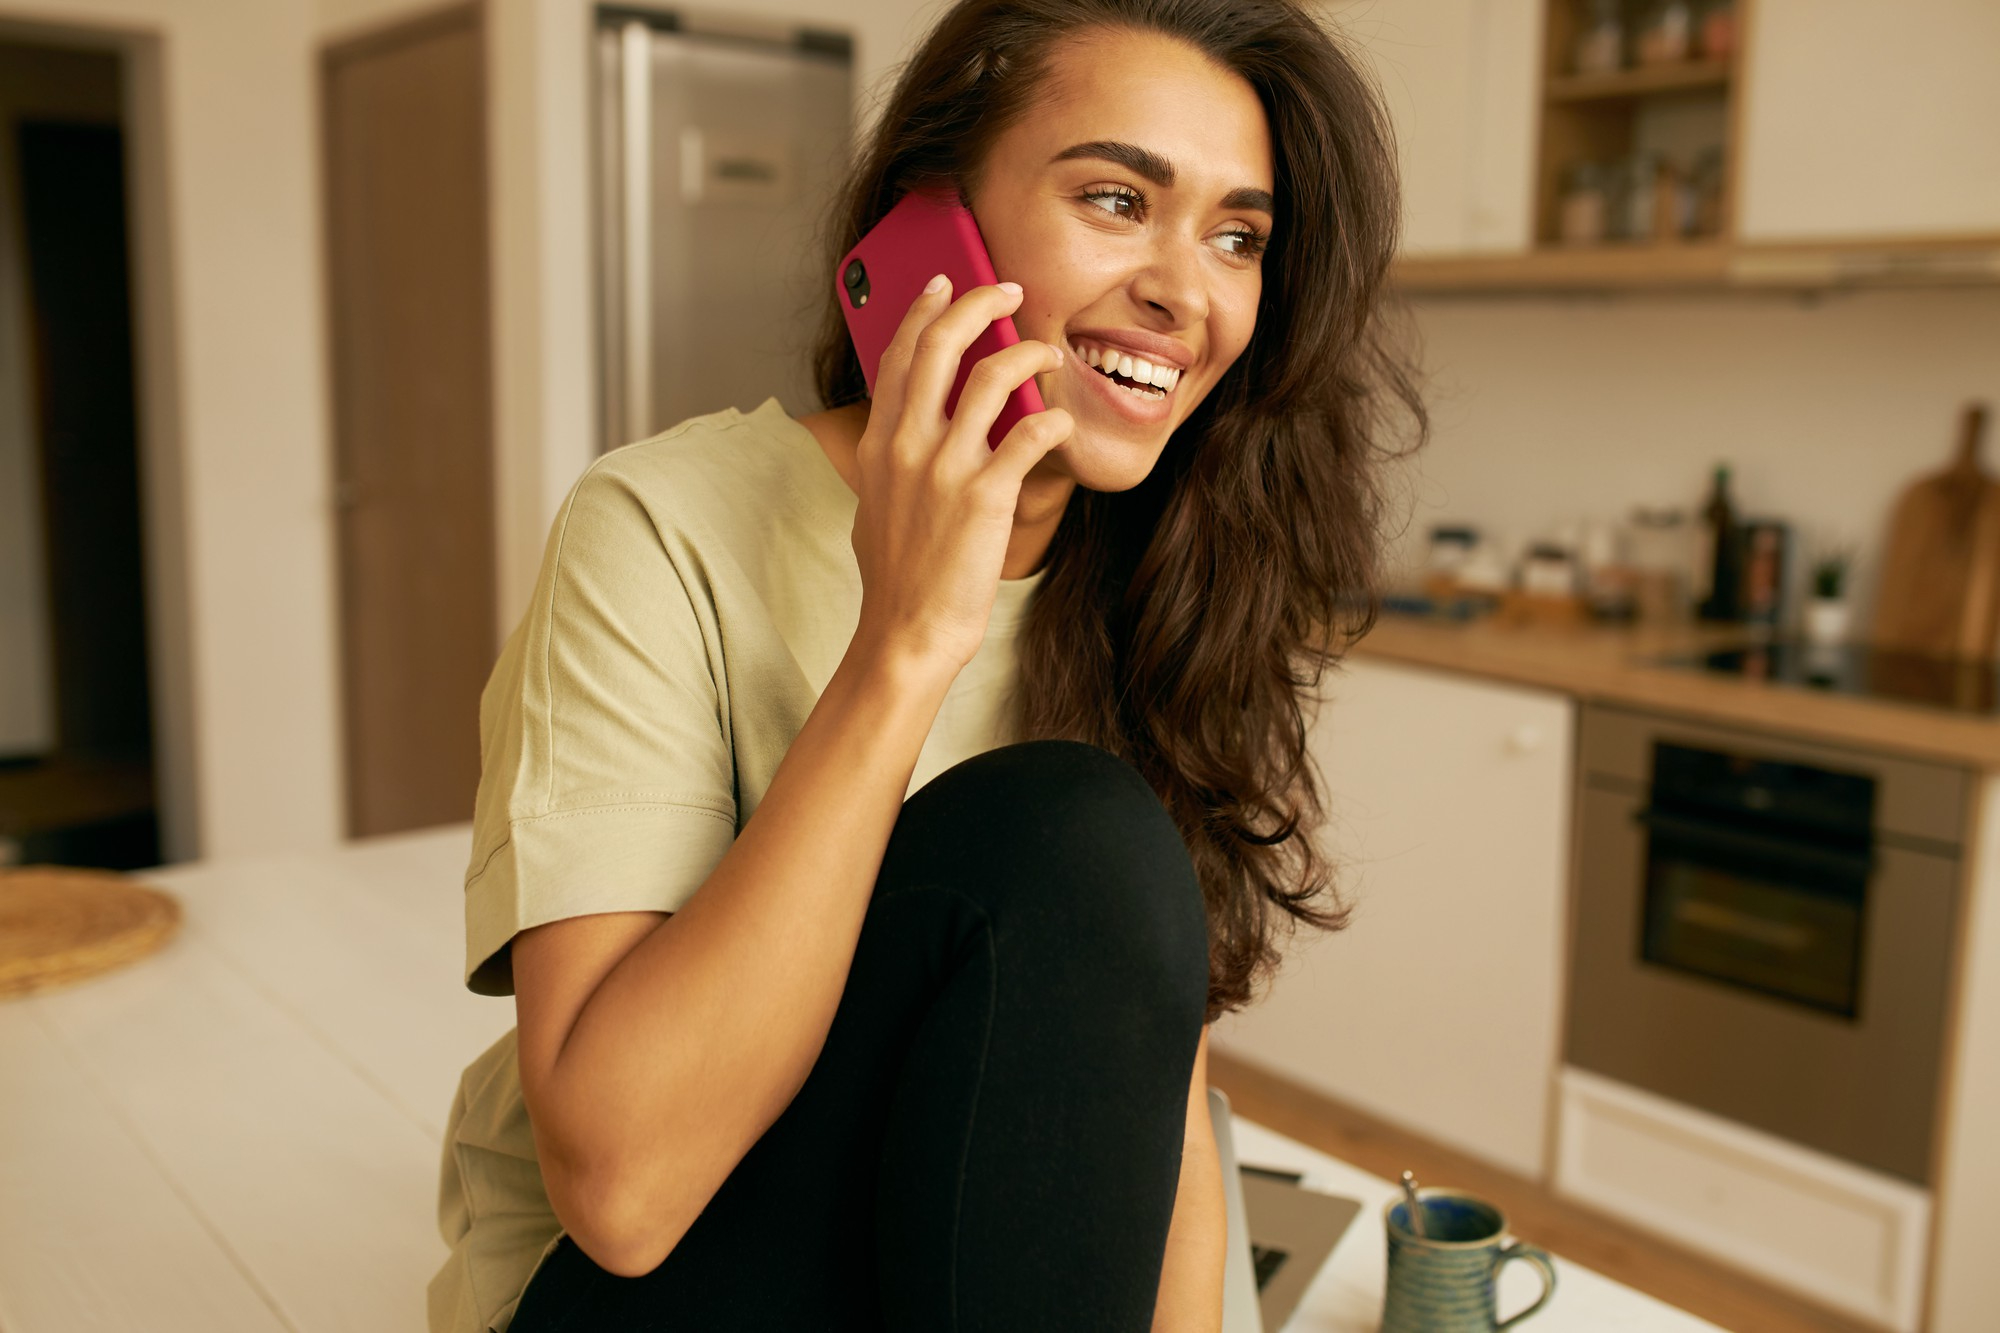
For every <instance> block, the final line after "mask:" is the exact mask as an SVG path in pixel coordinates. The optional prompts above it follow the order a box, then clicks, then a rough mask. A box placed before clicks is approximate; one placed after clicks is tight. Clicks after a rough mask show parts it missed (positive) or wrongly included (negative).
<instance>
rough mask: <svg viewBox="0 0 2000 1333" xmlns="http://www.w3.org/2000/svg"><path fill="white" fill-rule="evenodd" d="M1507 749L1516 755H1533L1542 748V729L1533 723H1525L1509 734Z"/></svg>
mask: <svg viewBox="0 0 2000 1333" xmlns="http://www.w3.org/2000/svg"><path fill="white" fill-rule="evenodd" d="M1507 748H1508V750H1510V751H1512V752H1513V753H1514V754H1533V753H1534V752H1535V751H1537V750H1539V749H1541V748H1542V729H1541V728H1540V727H1538V726H1536V725H1535V724H1534V723H1532V722H1523V723H1522V724H1521V725H1520V726H1518V727H1516V728H1514V730H1513V731H1511V732H1509V733H1508V735H1507Z"/></svg>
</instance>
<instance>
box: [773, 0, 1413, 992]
mask: <svg viewBox="0 0 2000 1333" xmlns="http://www.w3.org/2000/svg"><path fill="white" fill-rule="evenodd" d="M927 185H930V186H934V185H947V186H954V187H956V188H957V189H959V190H960V192H961V193H962V195H963V196H964V197H965V199H966V201H967V203H968V206H969V207H970V208H971V209H972V212H973V215H974V216H975V217H976V218H977V220H978V222H979V226H980V231H981V233H982V234H983V235H984V237H985V239H986V244H987V248H988V251H989V252H990V253H991V255H992V257H993V264H994V269H995V271H996V272H997V273H998V274H999V275H1000V276H1001V277H1003V278H1008V279H1012V280H1014V281H1017V282H1019V283H1020V284H1021V286H1022V288H1023V289H1024V293H1025V295H1024V296H1023V298H1022V303H1021V308H1020V309H1019V310H1018V311H1016V312H1015V314H1014V322H1015V325H1016V327H1017V328H1018V329H1019V331H1020V333H1021V335H1022V337H1024V338H1034V339H1040V340H1043V341H1046V342H1048V343H1050V344H1052V345H1054V346H1058V347H1062V348H1064V349H1066V350H1067V351H1069V352H1072V353H1075V355H1074V356H1070V357H1066V358H1065V360H1064V364H1063V365H1061V366H1060V367H1057V368H1056V369H1054V370H1051V371H1047V372H1044V373H1042V374H1039V375H1038V376H1037V377H1036V382H1037V385H1038V387H1039V388H1040V389H1041V391H1042V397H1043V400H1044V401H1045V402H1047V403H1048V404H1049V405H1050V406H1051V407H1060V408H1063V409H1065V410H1066V411H1067V412H1069V413H1070V414H1071V415H1072V416H1073V417H1074V419H1075V423H1076V429H1075V431H1074V433H1073V434H1072V435H1071V437H1070V438H1069V440H1068V441H1067V442H1066V443H1065V444H1064V445H1063V446H1062V447H1061V448H1060V449H1057V450H1055V451H1052V452H1051V453H1050V454H1049V455H1048V456H1047V457H1046V458H1045V459H1044V460H1042V462H1041V463H1040V464H1039V465H1038V466H1037V467H1036V468H1035V469H1034V470H1033V471H1031V472H1030V473H1029V475H1028V477H1027V479H1026V480H1025V482H1024V483H1023V486H1022V489H1021V496H1020V507H1019V511H1018V513H1017V515H1016V519H1015V522H1016V527H1017V530H1025V531H1028V532H1032V533H1034V534H1035V540H1034V541H1032V542H1020V543H1017V544H1016V545H1015V546H1013V547H1010V552H1009V557H1010V558H1009V567H1008V572H1009V573H1010V574H1018V573H1026V572H1028V571H1029V570H1033V569H1043V570H1044V571H1045V578H1044V581H1043V585H1042V587H1041V588H1040V590H1039V592H1038V593H1037V595H1036V598H1035V601H1034V605H1033V607H1032V609H1031V611H1030V613H1029V615H1028V618H1027V622H1026V624H1025V625H1024V627H1023V629H1022V633H1021V647H1020V652H1021V686H1020V688H1021V693H1022V698H1023V703H1024V726H1025V730H1026V734H1028V735H1032V736H1061V737H1069V738H1073V739H1078V740H1084V741H1088V742H1090V743H1092V744H1094V745H1098V746H1102V747H1103V748H1105V749H1108V750H1111V751H1112V752H1113V753H1116V754H1119V755H1122V756H1123V757H1125V758H1126V759H1127V760H1128V761H1129V762H1131V763H1132V764H1133V765H1134V766H1135V767H1137V768H1138V769H1139V771H1140V772H1141V773H1142V774H1144V775H1145V776H1146V778H1147V780H1148V781H1149V783H1151V785H1152V786H1153V788H1154V789H1155V790H1156V791H1157V792H1159V794H1160V796H1161V798H1162V800H1163V801H1165V803H1166V805H1167V807H1168V809H1169V810H1170V811H1171V812H1172V813H1173V815H1174V818H1175V822H1176V823H1177V824H1178V825H1179V827H1180V829H1181V831H1182V834H1183V836H1184V837H1185V838H1186V840H1187V843H1188V846H1189V850H1190V852H1191V854H1192V855H1193V857H1194V862H1195V866H1196V869H1197V871H1198V872H1199V874H1200V878H1201V882H1202V887H1203V893H1204V896H1205V897H1206V899H1207V902H1208V910H1209V922H1210V936H1211V953H1212V974H1211V979H1210V1004H1209V1014H1210V1017H1214V1016H1216V1015H1217V1014H1220V1013H1222V1012H1224V1011H1226V1010H1229V1009H1232V1008H1237V1007H1240V1006H1242V1005H1243V1004H1246V1003H1248V1002H1249V1000H1250V998H1251V995H1252V993H1253V988H1254V986H1255V984H1256V982H1257V980H1258V979H1259V978H1260V977H1261V976H1263V975H1265V974H1267V973H1268V971H1269V970H1270V969H1271V968H1272V967H1274V966H1275V965H1276V963H1277V960H1278V951H1277V947H1276V942H1275V936H1276V934H1277V928H1278V927H1279V926H1280V925H1281V923H1282V922H1284V921H1285V920H1286V919H1287V918H1289V919H1290V920H1291V921H1293V922H1296V923H1302V924H1308V925H1311V926H1316V927H1322V928H1327V927H1337V926H1338V925H1339V924H1340V923H1341V922H1342V921H1343V919H1344V917H1343V915H1342V913H1341V911H1340V909H1339V908H1338V906H1337V904H1336V903H1335V902H1333V901H1331V900H1330V899H1331V894H1330V892H1329V889H1330V886H1329V884H1328V881H1327V877H1326V873H1325V871H1324V868H1323V867H1322V866H1321V864H1320V863H1319V860H1318V857H1317V856H1316V853H1315V849H1314V847H1313V845H1312V843H1311V841H1310V840H1309V839H1308V838H1307V837H1305V836H1299V835H1300V834H1302V833H1303V832H1305V831H1307V830H1310V829H1311V828H1312V826H1313V825H1314V824H1316V823H1317V822H1318V820H1319V817H1320V810H1319V806H1318V796H1317V789H1316V786H1315V783H1314V780H1313V776H1312V774H1311V772H1310V771H1309V769H1308V768H1307V765H1306V756H1305V740H1304V727H1303V725H1302V716H1301V709H1300V699H1301V690H1304V689H1310V688H1311V687H1312V686H1314V685H1316V684H1317V682H1318V680H1319V677H1320V674H1321V672H1322V670H1323V668H1324V666H1325V665H1327V664H1328V663H1330V662H1332V661H1334V660H1336V659H1337V658H1338V657H1339V656H1340V655H1341V653H1342V652H1343V651H1344V650H1345V648H1346V646H1347V645H1348V644H1350V643H1352V642H1353V641H1354V640H1355V639H1357V638H1359V637H1360V636H1361V635H1362V634H1364V633H1366V632H1367V630H1368V628H1369V627H1370V626H1371V625H1372V623H1373V620H1374V616H1375V614H1376V608H1377V586H1378V584H1377V580H1378V578H1379V565H1378V558H1379V552H1380V546H1381V529H1382V525H1383V523H1384V521H1385V518H1386V514H1385V505H1384V499H1383V490H1382V487H1383V483H1384V481H1385V480H1386V478H1387V473H1386V468H1387V465H1388V464H1389V463H1390V461H1391V459H1392V458H1393V456H1394V455H1395V454H1396V453H1397V452H1398V450H1397V438H1398V436H1399V435H1400V437H1401V438H1402V439H1403V440H1406V441H1407V442H1408V447H1409V448H1411V449H1414V448H1416V447H1418V446H1419V445H1420V444H1421V442H1422V440H1423V438H1424V435H1425V433H1426V430H1427V421H1426V416H1425V412H1424V408H1423V404H1422V400H1421V397H1420V396H1419V393H1418V391H1417V388H1416V385H1415V383H1414V380H1413V377H1412V373H1411V371H1410V369H1409V366H1410V364H1411V358H1410V355H1409V353H1408V351H1407V349H1405V348H1403V347H1401V346H1399V344H1398V341H1397V338H1396V336H1395V331H1394V330H1392V329H1391V328H1390V327H1388V325H1387V322H1386V315H1387V312H1386V310H1385V308H1384V307H1385V290H1384V286H1385V279H1386V275H1387V272H1388V267H1389V262H1390V259H1391V257H1392V256H1393V255H1394V253H1395V248H1396V240H1397V234H1398V216H1399V209H1400V207H1401V205H1400V195H1399V192H1398V187H1397V180H1396V173H1395V155H1394V150H1393V146H1392V143H1391V140H1390V131H1389V127H1388V121H1387V119H1386V117H1385V116H1384V114H1383V112H1382V110H1381V108H1380V105H1379V102H1378V100H1377V97H1376V95H1375V93H1374V91H1373V89H1372V88H1371V87H1370V86H1369V85H1368V83H1367V82H1366V80H1365V78H1364V76H1363V75H1362V73H1361V72H1360V66H1359V65H1358V64H1357V63H1356V62H1355V61H1353V60H1352V59H1350V58H1349V57H1348V56H1347V55H1346V54H1345V53H1344V52H1343V51H1342V50H1341V48H1340V46H1339V45H1338V43H1337V42H1336V41H1335V40H1334V39H1333V38H1332V37H1331V36H1330V35H1329V34H1327V33H1326V32H1325V31H1323V30H1322V29H1321V28H1320V27H1319V26H1317V24H1316V23H1315V22H1314V21H1313V19H1312V18H1311V17H1310V16H1309V15H1307V14H1306V13H1305V12H1304V11H1303V10H1302V9H1300V8H1299V7H1297V6H1295V5H1292V4H1287V3H1269V2H1259V3H1249V4H1220V3H1206V2H1204V0H986V2H984V3H981V2H979V0H974V2H973V3H967V4H961V5H959V6H957V7H955V8H954V9H952V10H951V11H950V12H948V13H947V14H946V15H945V16H944V17H943V18H942V20H941V21H940V22H939V25H938V27H937V29H936V31H934V32H933V33H932V35H931V37H930V39H929V41H928V42H927V43H926V44H925V46H924V48H923V50H922V51H921V52H920V53H919V54H918V55H917V56H916V58H915V59H914V60H913V61H912V62H911V64H910V66H909V68H908V70H907V71H906V73H905V74H904V76H903V78H902V80H901V82H900V83H899V84H898V86H897V89H896V93H895V95H894V96H893V97H892V98H891V100H890V101H889V103H888V105H887V106H886V107H885V108H884V110H883V113H882V117H881V120H880V122H879V129H878V131H877V133H876V137H875V139H874V142H873V143H872V145H871V146H870V151H869V152H868V154H867V156H866V157H865V158H864V160H863V161H862V162H861V163H860V165H859V167H858V168H857V170H856V172H855V174H854V176H853V177H852V178H851V179H850V181H849V184H848V188H847V191H846V193H845V195H844V196H843V198H842V199H841V200H840V201H839V202H838V204H837V206H836V210H835V215H834V222H833V225H832V226H831V227H830V228H829V235H828V237H827V244H828V245H829V247H830V248H831V249H832V251H833V252H834V253H836V254H838V253H841V252H842V247H843V246H846V245H851V244H852V242H853V239H854V238H855V237H858V236H859V235H861V234H863V233H865V232H866V231H867V229H868V228H869V227H871V226H873V225H874V223H875V221H876V220H877V219H878V218H879V217H880V216H881V215H882V214H883V213H884V212H885V211H887V209H888V208H889V206H890V205H891V204H893V203H894V202H895V200H896V199H897V198H899V197H900V196H901V195H902V193H903V192H904V191H906V190H909V189H912V188H918V187H921V186H927ZM842 327H843V326H842V321H841V317H840V313H839V310H838V308H837V307H832V306H830V307H829V308H828V310H827V312H826V314H825V316H824V318H823V321H822V325H821V336H820V340H819V345H818V352H817V366H818V378H819V388H820V393H821V394H822V396H823V397H824V398H825V400H826V401H827V403H828V404H829V405H839V404H845V403H858V402H860V401H861V400H862V396H863V395H862V378H861V370H860V365H859V363H858V362H857V361H856V360H855V357H854V352H853V349H852V347H851V346H850V345H849V344H848V342H847V340H846V338H845V336H844V334H843V332H842ZM1113 358H1116V360H1115V362H1114V360H1113ZM1128 359H1129V361H1130V363H1131V370H1130V371H1128V370H1127V369H1126V362H1127V360H1128ZM1142 364H1143V365H1145V366H1146V367H1147V368H1149V369H1150V370H1151V371H1152V375H1150V376H1148V377H1147V379H1148V381H1149V382H1150V383H1151V384H1152V385H1153V387H1154V390H1156V391H1155V392H1149V391H1148V390H1147V389H1145V388H1143V387H1141V385H1140V383H1139V379H1138V377H1137V376H1136V373H1135V372H1137V371H1138V369H1139V368H1140V366H1141V365H1142ZM1163 368H1164V370H1165V371H1166V372H1167V375H1168V376H1169V378H1170V379H1171V380H1172V381H1173V383H1171V384H1169V385H1161V383H1160V381H1159V379H1158V375H1159V372H1160V371H1161V370H1162V369H1163ZM1107 372H1108V373H1107ZM1161 389H1164V392H1158V391H1157V390H1161ZM851 410H852V411H859V409H851ZM831 415H833V416H834V417H836V418H838V416H839V414H838V413H834V414H831ZM861 419H864V417H862V416H851V417H849V418H848V420H849V421H850V422H852V421H856V420H861ZM808 424H809V425H811V424H814V423H812V422H811V421H809V422H808ZM1399 424H1400V425H1402V426H1403V427H1404V429H1403V430H1401V431H1400V432H1399V431H1398V430H1397V427H1398V425H1399ZM818 433H819V434H820V435H821V436H822V438H823V440H826V439H828V438H829V437H832V439H831V444H830V445H829V452H837V450H838V447H839V444H840V442H841V441H840V439H839V434H840V433H839V432H836V431H832V430H827V429H821V430H819V431H818ZM1073 492H1074V493H1073ZM1023 548H1025V549H1026V550H1031V551H1032V552H1033V553H1034V556H1035V559H1034V561H1033V562H1029V561H1027V560H1026V559H1024V558H1023Z"/></svg>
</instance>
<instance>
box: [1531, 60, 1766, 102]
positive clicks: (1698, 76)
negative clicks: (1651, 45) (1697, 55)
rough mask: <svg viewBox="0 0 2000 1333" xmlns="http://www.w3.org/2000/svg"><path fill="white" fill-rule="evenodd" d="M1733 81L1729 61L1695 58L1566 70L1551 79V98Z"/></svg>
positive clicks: (1613, 95)
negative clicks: (1611, 70)
mask: <svg viewBox="0 0 2000 1333" xmlns="http://www.w3.org/2000/svg"><path fill="white" fill-rule="evenodd" d="M1728 82H1729V65H1728V63H1727V62H1725V61H1720V60H1693V61H1688V62H1686V63H1685V64H1677V65H1648V66H1641V67H1639V68H1636V69H1621V70H1619V71H1618V72H1617V73H1615V74H1562V75H1556V76H1554V77H1551V78H1550V79H1549V83H1548V100H1549V101H1551V102H1602V101H1611V100H1617V99H1624V98H1632V97H1651V96H1654V95H1657V94H1661V93H1682V92H1701V91H1706V90H1709V89H1720V88H1722V87H1723V86H1724V85H1725V84H1727V83H1728Z"/></svg>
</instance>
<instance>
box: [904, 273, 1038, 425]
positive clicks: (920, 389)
mask: <svg viewBox="0 0 2000 1333" xmlns="http://www.w3.org/2000/svg"><path fill="white" fill-rule="evenodd" d="M1020 304H1021V288H1020V287H1019V285H1017V284H1015V283H1011V282H1003V283H1000V284H998V285H995V286H989V287H974V288H973V289H972V290H970V291H968V292H967V293H966V294H965V295H963V296H961V297H959V298H958V299H957V300H956V301H954V302H952V303H951V308H950V309H949V310H947V311H945V312H944V313H943V314H941V315H939V316H938V317H937V318H936V319H933V320H932V321H931V322H930V323H929V325H927V326H926V327H925V328H924V329H923V330H922V331H921V332H919V333H918V334H917V337H916V343H915V348H914V354H913V355H912V356H911V358H910V367H909V372H908V374H909V378H908V380H907V382H906V387H905V389H904V393H903V404H904V408H905V410H906V411H910V412H918V413H922V414H924V416H925V418H926V419H930V418H932V417H933V414H934V416H935V419H939V420H941V419H943V417H944V400H945V399H946V398H947V397H948V396H949V395H950V393H951V386H952V384H953V382H954V381H956V380H957V379H958V363H959V361H960V360H961V359H962V358H963V357H964V356H965V352H966V349H967V348H969V347H971V346H972V344H973V341H974V340H975V339H977V338H978V337H979V335H980V334H982V333H984V332H985V331H986V327H987V325H989V324H991V323H992V322H993V321H994V320H996V319H999V318H1001V317H1002V316H1004V315H1011V314H1012V313H1014V311H1015V310H1016V309H1017V308H1019V306H1020Z"/></svg>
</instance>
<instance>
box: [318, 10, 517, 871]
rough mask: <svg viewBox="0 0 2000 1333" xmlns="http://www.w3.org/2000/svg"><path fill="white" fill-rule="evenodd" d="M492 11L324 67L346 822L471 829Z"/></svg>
mask: <svg viewBox="0 0 2000 1333" xmlns="http://www.w3.org/2000/svg"><path fill="white" fill-rule="evenodd" d="M483 49H484V40H483V35H482V31H481V22H480V14H479V10H478V8H477V7H476V6H468V7H466V8H464V9H457V10H451V11H447V12H445V13H443V14H438V15H433V16H429V17H426V18H424V19H421V20H418V21H416V22H413V23H410V24H407V25H403V26H400V27H398V28H395V29H393V30H390V31H388V32H384V33H377V34H373V35H370V36H368V37H365V38H360V39H357V40H356V41H353V42H349V43H345V44H342V45H340V46H336V47H333V48H331V49H329V50H328V51H327V52H326V54H325V57H324V62H323V70H322V90H323V95H324V99H325V119H324V123H325V127H326V128H325V134H326V144H325V149H326V198H327V246H328V307H329V310H330V311H331V324H332V349H333V407H334V412H333V417H334V438H335V459H336V468H337V473H336V481H337V490H336V495H337V498H338V504H339V511H340V520H339V543H340V553H339V572H340V616H341V626H340V628H341V653H342V664H341V665H342V680H343V695H344V704H345V714H346V737H345V740H346V761H347V826H348V832H349V833H350V834H351V835H353V836H356V837H361V836H366V835H369V834H377V833H389V832H394V831H397V830H400V829H409V828H421V827H424V826H427V825H433V824H439V823H445V822H449V821H453V820H460V819H466V818H470V817H471V814H472V797H473V791H474V788H475V787H476V786H477V784H478V779H479V734H478V712H479V692H480V689H481V687H482V686H483V685H484V684H485V680H486V674H487V672H488V670H489V669H490V668H491V666H492V662H493V657H494V652H495V648H496V645H495V644H494V641H493V625H494V606H493V602H494V571H493V426H492V401H491V400H492V394H491V370H490V364H489V359H488V347H489V328H488V324H489V320H488V295H487V293H488V276H487V219H486V123H485V89H484V84H485V75H484V57H483Z"/></svg>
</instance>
